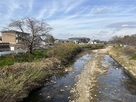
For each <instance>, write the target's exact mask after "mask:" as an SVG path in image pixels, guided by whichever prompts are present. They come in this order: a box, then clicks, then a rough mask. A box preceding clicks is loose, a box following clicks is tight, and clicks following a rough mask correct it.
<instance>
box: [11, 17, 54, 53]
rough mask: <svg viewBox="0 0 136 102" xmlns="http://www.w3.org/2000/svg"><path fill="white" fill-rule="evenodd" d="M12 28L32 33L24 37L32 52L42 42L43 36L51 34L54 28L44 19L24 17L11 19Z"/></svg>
mask: <svg viewBox="0 0 136 102" xmlns="http://www.w3.org/2000/svg"><path fill="white" fill-rule="evenodd" d="M8 28H9V29H10V30H19V31H21V32H27V33H30V36H28V37H27V38H25V39H24V45H25V46H26V47H27V48H28V50H29V52H30V54H32V52H33V49H35V48H36V47H37V46H39V44H40V43H41V40H42V39H41V37H44V36H46V35H49V32H50V31H51V30H52V28H51V27H50V26H49V25H48V24H47V23H46V22H44V21H43V20H36V19H34V18H23V19H20V20H11V22H10V23H9V25H8Z"/></svg>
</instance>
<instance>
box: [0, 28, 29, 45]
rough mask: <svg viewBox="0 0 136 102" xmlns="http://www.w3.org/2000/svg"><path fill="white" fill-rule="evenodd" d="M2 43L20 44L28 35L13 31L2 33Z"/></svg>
mask: <svg viewBox="0 0 136 102" xmlns="http://www.w3.org/2000/svg"><path fill="white" fill-rule="evenodd" d="M1 33H2V42H9V43H10V44H22V43H23V41H24V39H26V38H27V37H29V33H24V32H19V31H15V30H9V31H2V32H1Z"/></svg>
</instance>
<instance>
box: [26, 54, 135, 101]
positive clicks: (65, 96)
mask: <svg viewBox="0 0 136 102" xmlns="http://www.w3.org/2000/svg"><path fill="white" fill-rule="evenodd" d="M96 56H97V58H98V59H99V57H100V56H103V58H101V59H99V60H100V62H99V63H100V65H99V66H100V70H103V73H101V74H99V73H98V74H99V75H96V76H95V80H96V83H95V86H93V87H91V89H92V88H93V89H94V90H93V93H92V91H91V90H90V89H89V90H87V95H88V93H91V94H90V95H91V97H93V101H94V102H136V87H135V86H136V83H134V82H133V81H132V80H131V79H130V78H129V77H128V75H127V74H126V73H125V71H124V68H123V67H122V66H121V65H119V64H118V63H117V62H116V61H115V60H114V59H112V58H111V57H110V56H109V55H107V54H96V53H94V54H89V53H88V54H85V55H83V56H82V57H80V58H78V59H77V60H76V61H75V62H74V63H73V65H72V66H71V69H72V70H65V71H64V72H63V73H58V74H57V75H54V76H52V77H51V78H50V79H47V80H48V81H47V83H46V84H45V85H44V87H42V88H40V89H39V90H37V91H34V92H33V93H31V94H30V95H29V97H28V98H27V99H25V100H24V102H69V101H71V100H76V99H74V98H78V97H74V96H73V92H72V91H73V90H74V89H75V87H76V86H77V84H78V82H79V81H82V80H88V79H87V78H83V77H87V76H88V77H89V76H90V75H89V74H91V73H90V72H89V73H87V71H91V68H92V69H93V68H95V66H93V65H91V63H92V62H91V61H92V59H93V58H95V57H96ZM89 61H90V64H89V65H90V66H87V67H86V68H85V66H86V64H87V63H89ZM95 61H97V59H95V60H93V63H94V65H95V64H96V62H95ZM87 68H89V70H88V69H87ZM85 70H86V71H85ZM85 74H87V75H85ZM94 75H95V74H94ZM78 76H80V77H79V78H77V77H78ZM81 78H82V80H81ZM91 80H92V79H91ZM83 82H88V81H83ZM83 82H81V83H83ZM88 83H89V82H88ZM89 85H90V86H91V85H92V84H87V85H86V84H83V87H78V88H81V89H77V90H82V88H83V90H84V88H85V87H86V86H87V87H88V86H89ZM75 91H76V90H75ZM77 92H78V91H77ZM78 94H80V95H81V96H83V94H82V91H81V92H80V91H79V93H78ZM79 97H80V96H79ZM86 98H88V100H90V96H89V97H85V98H82V102H86V101H85V100H86ZM79 99H80V98H79Z"/></svg>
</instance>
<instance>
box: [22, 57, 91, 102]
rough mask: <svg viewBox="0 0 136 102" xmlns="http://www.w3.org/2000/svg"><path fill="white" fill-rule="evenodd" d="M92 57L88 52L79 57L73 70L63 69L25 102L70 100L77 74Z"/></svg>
mask: <svg viewBox="0 0 136 102" xmlns="http://www.w3.org/2000/svg"><path fill="white" fill-rule="evenodd" d="M90 58H91V55H90V54H86V55H84V56H82V57H80V58H78V59H77V60H76V61H75V62H74V64H73V70H71V71H65V70H61V71H60V72H58V73H56V74H55V75H54V76H52V77H51V78H50V80H49V82H48V83H46V84H45V87H43V88H41V89H40V90H38V91H36V92H34V93H32V94H30V96H29V97H28V98H27V99H26V100H24V102H68V101H69V100H70V90H71V89H72V88H73V86H74V84H75V76H77V75H78V74H80V73H81V71H82V70H83V66H84V64H85V63H87V61H88V60H89V59H90Z"/></svg>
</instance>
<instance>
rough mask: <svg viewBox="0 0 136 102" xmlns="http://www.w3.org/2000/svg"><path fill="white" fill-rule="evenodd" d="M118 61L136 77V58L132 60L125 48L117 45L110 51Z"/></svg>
mask: <svg viewBox="0 0 136 102" xmlns="http://www.w3.org/2000/svg"><path fill="white" fill-rule="evenodd" d="M109 55H111V56H112V57H113V58H114V59H115V60H116V61H117V62H119V63H120V64H121V65H122V66H123V67H124V68H125V69H126V70H127V71H128V72H129V73H130V74H131V75H132V76H133V77H134V78H136V60H132V59H131V56H130V55H129V54H126V53H125V51H124V49H123V48H120V47H115V48H113V49H111V50H110V51H109Z"/></svg>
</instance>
